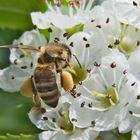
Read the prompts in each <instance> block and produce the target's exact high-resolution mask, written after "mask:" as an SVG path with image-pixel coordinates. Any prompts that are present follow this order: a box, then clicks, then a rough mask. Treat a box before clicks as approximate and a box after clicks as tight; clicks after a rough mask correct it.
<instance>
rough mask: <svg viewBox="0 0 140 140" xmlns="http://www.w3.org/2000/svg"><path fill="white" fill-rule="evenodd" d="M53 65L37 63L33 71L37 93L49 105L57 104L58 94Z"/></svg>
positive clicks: (54, 105)
mask: <svg viewBox="0 0 140 140" xmlns="http://www.w3.org/2000/svg"><path fill="white" fill-rule="evenodd" d="M54 66H55V65H54V64H48V65H47V64H46V65H37V66H36V68H35V71H34V83H35V87H36V90H37V94H38V95H39V97H40V98H41V99H42V100H43V101H44V103H45V104H47V105H49V106H51V107H56V106H57V104H58V99H59V96H60V93H59V90H58V86H57V83H56V71H55V68H54Z"/></svg>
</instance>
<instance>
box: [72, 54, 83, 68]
mask: <svg viewBox="0 0 140 140" xmlns="http://www.w3.org/2000/svg"><path fill="white" fill-rule="evenodd" d="M73 56H74V57H75V59H76V61H77V62H78V65H79V67H80V68H82V66H81V64H80V62H79V60H78V58H77V57H76V55H75V54H73Z"/></svg>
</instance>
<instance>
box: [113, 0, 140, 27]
mask: <svg viewBox="0 0 140 140" xmlns="http://www.w3.org/2000/svg"><path fill="white" fill-rule="evenodd" d="M114 11H115V14H116V17H117V18H118V19H119V20H120V21H121V22H123V23H125V24H130V25H133V26H134V27H136V28H139V29H140V21H139V19H140V1H139V0H123V1H121V0H117V1H116V2H115V3H114Z"/></svg>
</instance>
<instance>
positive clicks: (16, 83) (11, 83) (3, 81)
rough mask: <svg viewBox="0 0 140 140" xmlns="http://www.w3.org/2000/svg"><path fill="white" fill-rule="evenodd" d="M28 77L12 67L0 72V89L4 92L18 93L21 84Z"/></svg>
mask: <svg viewBox="0 0 140 140" xmlns="http://www.w3.org/2000/svg"><path fill="white" fill-rule="evenodd" d="M29 77H30V75H29V74H28V73H26V72H24V71H22V70H20V69H19V68H18V67H16V66H14V65H10V66H9V67H7V68H5V69H3V70H0V88H2V89H3V90H5V91H9V92H15V91H19V89H20V86H21V84H22V83H23V82H24V81H25V80H26V79H28V78H29Z"/></svg>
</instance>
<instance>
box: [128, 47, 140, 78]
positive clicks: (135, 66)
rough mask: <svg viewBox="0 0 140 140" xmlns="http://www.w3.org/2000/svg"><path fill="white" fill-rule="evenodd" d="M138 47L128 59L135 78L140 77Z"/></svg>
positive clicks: (139, 49) (139, 53)
mask: <svg viewBox="0 0 140 140" xmlns="http://www.w3.org/2000/svg"><path fill="white" fill-rule="evenodd" d="M139 56H140V48H137V49H136V51H134V52H133V53H132V54H131V55H130V57H129V59H128V62H129V64H130V68H131V72H132V73H133V74H134V75H135V77H136V78H138V79H140V61H139Z"/></svg>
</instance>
